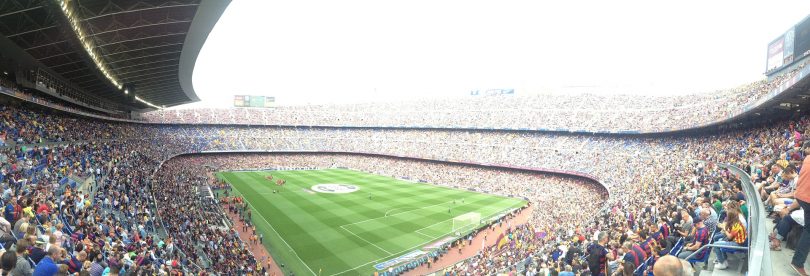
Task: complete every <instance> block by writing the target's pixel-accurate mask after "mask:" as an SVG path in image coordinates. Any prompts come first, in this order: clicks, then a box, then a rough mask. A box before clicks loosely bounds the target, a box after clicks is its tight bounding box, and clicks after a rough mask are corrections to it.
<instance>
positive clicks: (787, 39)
mask: <svg viewBox="0 0 810 276" xmlns="http://www.w3.org/2000/svg"><path fill="white" fill-rule="evenodd" d="M808 54H810V16H808V17H805V18H804V19H803V20H802V21H801V22H799V24H796V25H794V26H793V27H791V28H790V29H788V30H787V31H786V32H785V33H783V34H782V35H780V36H779V37H777V38H776V39H774V40H773V41H771V43H768V54H767V56H766V60H765V71H766V72H772V71H778V70H779V69H781V68H782V67H783V66H789V65H791V64H792V63H793V62H794V61H798V60H800V59H802V58H804V57H805V56H806V55H808Z"/></svg>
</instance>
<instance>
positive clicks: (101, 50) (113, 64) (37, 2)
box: [0, 0, 230, 109]
mask: <svg viewBox="0 0 810 276" xmlns="http://www.w3.org/2000/svg"><path fill="white" fill-rule="evenodd" d="M229 3H230V0H139V1H133V0H4V1H0V34H2V35H4V36H5V37H7V38H8V39H9V40H11V42H13V43H14V44H16V45H17V46H18V47H19V48H20V49H22V50H23V51H24V52H25V53H27V54H28V55H30V56H31V57H32V58H33V59H34V60H36V61H37V62H38V63H39V64H40V65H41V66H44V67H45V69H46V70H48V71H49V72H50V73H55V74H57V75H58V76H60V77H62V78H63V79H65V80H67V81H69V82H70V83H71V84H72V86H73V87H76V88H79V90H80V91H83V92H85V93H86V94H89V95H93V96H96V97H99V98H103V99H105V100H110V101H113V102H116V103H122V104H125V105H129V106H132V107H134V109H143V108H145V107H148V106H147V105H146V103H144V102H148V103H151V104H152V106H151V107H153V108H154V107H156V106H163V105H165V106H173V105H178V104H183V103H188V102H192V101H197V100H199V99H198V98H197V95H196V94H195V92H194V89H193V87H192V84H191V76H192V71H193V69H194V63H195V61H196V59H197V55H198V53H199V51H200V49H201V48H202V45H203V43H204V42H205V39H206V38H207V36H208V33H209V32H210V31H211V29H212V28H213V26H214V24H216V21H217V20H218V19H219V17H220V15H222V12H223V11H224V10H225V8H226V7H227V5H228V4H229ZM129 87H131V88H133V90H134V91H135V95H136V96H137V97H138V98H139V99H141V100H142V101H138V103H135V104H133V102H132V99H131V98H128V95H125V93H124V90H125V89H126V88H129Z"/></svg>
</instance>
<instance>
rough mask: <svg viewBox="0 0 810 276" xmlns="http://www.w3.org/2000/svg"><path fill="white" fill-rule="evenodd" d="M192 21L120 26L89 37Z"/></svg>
mask: <svg viewBox="0 0 810 276" xmlns="http://www.w3.org/2000/svg"><path fill="white" fill-rule="evenodd" d="M190 22H191V20H183V21H172V22H162V23H154V24H146V25H138V26H132V27H125V28H120V29H115V30H108V31H103V32H97V33H93V34H91V35H88V36H87V37H93V36H97V35H100V34H106V33H112V32H117V31H123V30H132V29H138V28H146V27H153V26H160V25H169V24H179V23H190Z"/></svg>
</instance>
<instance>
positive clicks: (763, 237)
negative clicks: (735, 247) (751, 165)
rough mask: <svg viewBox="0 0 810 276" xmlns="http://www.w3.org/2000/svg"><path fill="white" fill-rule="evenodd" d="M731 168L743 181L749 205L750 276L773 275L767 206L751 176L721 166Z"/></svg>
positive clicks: (738, 170) (737, 169)
mask: <svg viewBox="0 0 810 276" xmlns="http://www.w3.org/2000/svg"><path fill="white" fill-rule="evenodd" d="M721 166H724V167H726V168H729V169H730V170H731V171H732V172H733V173H734V174H736V175H738V176H739V177H740V181H742V188H743V192H744V193H745V197H746V199H747V202H746V203H747V204H748V228H749V233H750V236H749V238H748V240H749V243H748V248H747V250H748V275H750V276H757V275H773V270H772V268H771V265H772V264H771V250H770V248H769V246H768V227H767V226H766V225H765V219H766V218H767V215H766V214H765V207H764V206H765V205H763V203H762V199H761V198H760V197H759V194H757V191H756V189H755V188H754V184H753V183H751V176H750V175H749V174H748V173H746V172H745V171H743V170H742V169H740V168H738V167H736V166H733V165H729V164H721Z"/></svg>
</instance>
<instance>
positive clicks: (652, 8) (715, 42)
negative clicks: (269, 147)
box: [193, 0, 810, 107]
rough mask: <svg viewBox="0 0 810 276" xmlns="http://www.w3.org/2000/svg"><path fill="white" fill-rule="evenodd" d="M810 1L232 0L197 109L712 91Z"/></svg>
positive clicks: (746, 77)
mask: <svg viewBox="0 0 810 276" xmlns="http://www.w3.org/2000/svg"><path fill="white" fill-rule="evenodd" d="M808 12H810V1H806V0H805V1H779V0H777V1H691V0H687V1H667V2H663V1H622V0H618V1H509V0H506V1H503V0H502V1H475V0H472V1H435V0H434V1H424V0H410V1H384V0H345V1H321V0H318V1H316V0H300V1H269V0H233V2H232V3H231V4H230V6H229V7H228V9H227V10H226V11H225V13H224V14H223V16H222V18H221V19H220V21H219V22H218V23H217V25H216V26H215V27H214V29H213V30H212V32H211V34H210V35H209V37H208V40H207V41H206V43H205V45H204V46H203V49H202V51H201V52H200V56H199V57H198V60H197V64H196V66H195V70H194V76H193V81H194V89H195V91H196V93H197V94H198V95H199V97H200V98H201V99H202V102H201V103H198V104H195V106H220V107H226V106H230V105H232V102H233V101H232V98H233V95H239V94H247V95H265V96H275V97H276V99H277V102H278V103H279V104H281V105H288V104H289V105H294V104H324V103H350V102H369V101H390V100H400V99H413V98H425V97H455V96H464V95H465V94H467V93H468V92H469V91H470V90H473V89H490V88H514V89H516V91H517V93H521V94H529V93H538V92H544V91H560V88H561V87H568V86H590V87H601V88H605V89H599V90H598V91H601V90H606V91H614V92H615V91H627V92H631V93H653V94H672V93H690V92H702V91H711V90H713V89H718V88H727V87H734V86H737V85H740V84H743V83H746V82H751V81H755V80H759V79H762V78H763V75H762V73H763V72H764V69H765V54H766V46H767V44H768V43H769V42H770V41H771V40H773V39H775V38H776V37H778V36H779V35H781V34H782V33H784V32H785V31H786V30H787V29H788V28H790V27H791V26H793V25H794V24H796V23H798V22H799V21H800V20H801V19H803V18H804V17H805V16H807V15H808ZM594 91H597V90H594Z"/></svg>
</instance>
